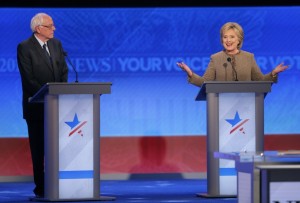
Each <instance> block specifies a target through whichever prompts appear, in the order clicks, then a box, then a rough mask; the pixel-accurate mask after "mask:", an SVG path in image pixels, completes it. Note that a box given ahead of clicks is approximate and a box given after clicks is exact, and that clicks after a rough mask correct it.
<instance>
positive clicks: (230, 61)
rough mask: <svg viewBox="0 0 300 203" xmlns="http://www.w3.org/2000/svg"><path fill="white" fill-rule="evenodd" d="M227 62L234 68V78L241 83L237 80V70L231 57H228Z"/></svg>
mask: <svg viewBox="0 0 300 203" xmlns="http://www.w3.org/2000/svg"><path fill="white" fill-rule="evenodd" d="M227 61H228V62H229V63H230V64H231V67H232V70H233V72H234V76H235V81H239V80H238V78H237V72H236V70H235V67H234V63H233V61H232V59H231V58H230V57H228V58H227Z"/></svg>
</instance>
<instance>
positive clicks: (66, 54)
mask: <svg viewBox="0 0 300 203" xmlns="http://www.w3.org/2000/svg"><path fill="white" fill-rule="evenodd" d="M63 54H64V56H65V57H66V58H67V60H68V62H69V64H70V65H71V67H72V68H73V71H74V72H75V77H76V80H75V82H78V73H77V71H76V68H75V67H74V66H73V64H72V62H71V60H70V59H69V57H68V53H67V52H65V51H63Z"/></svg>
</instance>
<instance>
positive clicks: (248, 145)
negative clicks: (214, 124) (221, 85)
mask: <svg viewBox="0 0 300 203" xmlns="http://www.w3.org/2000/svg"><path fill="white" fill-rule="evenodd" d="M255 124H256V123H255V93H220V94H219V150H218V151H219V152H241V151H255V144H256V141H255V133H256V132H255V129H256V126H255ZM219 173H220V174H219V178H220V180H219V182H220V194H223V195H235V194H236V193H237V174H236V169H235V163H234V161H231V160H224V159H221V160H219Z"/></svg>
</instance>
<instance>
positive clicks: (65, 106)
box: [30, 83, 115, 202]
mask: <svg viewBox="0 0 300 203" xmlns="http://www.w3.org/2000/svg"><path fill="white" fill-rule="evenodd" d="M110 92H111V83H48V84H46V85H45V86H43V87H42V88H41V89H40V91H39V92H38V93H37V94H36V95H34V97H33V98H31V101H30V102H44V109H45V110H44V111H45V198H44V199H43V200H42V201H73V202H74V201H99V200H114V199H115V198H114V197H106V196H101V189H100V95H102V94H110ZM39 200H40V199H39Z"/></svg>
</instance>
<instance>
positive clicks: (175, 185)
mask: <svg viewBox="0 0 300 203" xmlns="http://www.w3.org/2000/svg"><path fill="white" fill-rule="evenodd" d="M33 187H34V185H33V183H32V182H19V183H0V202H31V201H30V200H29V198H30V197H32V196H33V193H32V189H33ZM100 190H101V196H110V197H115V198H116V199H115V200H114V201H101V202H122V203H127V202H151V203H153V202H168V203H169V202H203V203H237V199H236V198H202V197H197V195H196V194H197V193H205V192H206V180H203V179H201V180H195V179H183V180H157V179H156V180H148V179H147V180H103V181H101V182H100ZM80 202H83V201H80ZM85 202H87V201H85ZM89 202H95V201H89Z"/></svg>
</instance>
